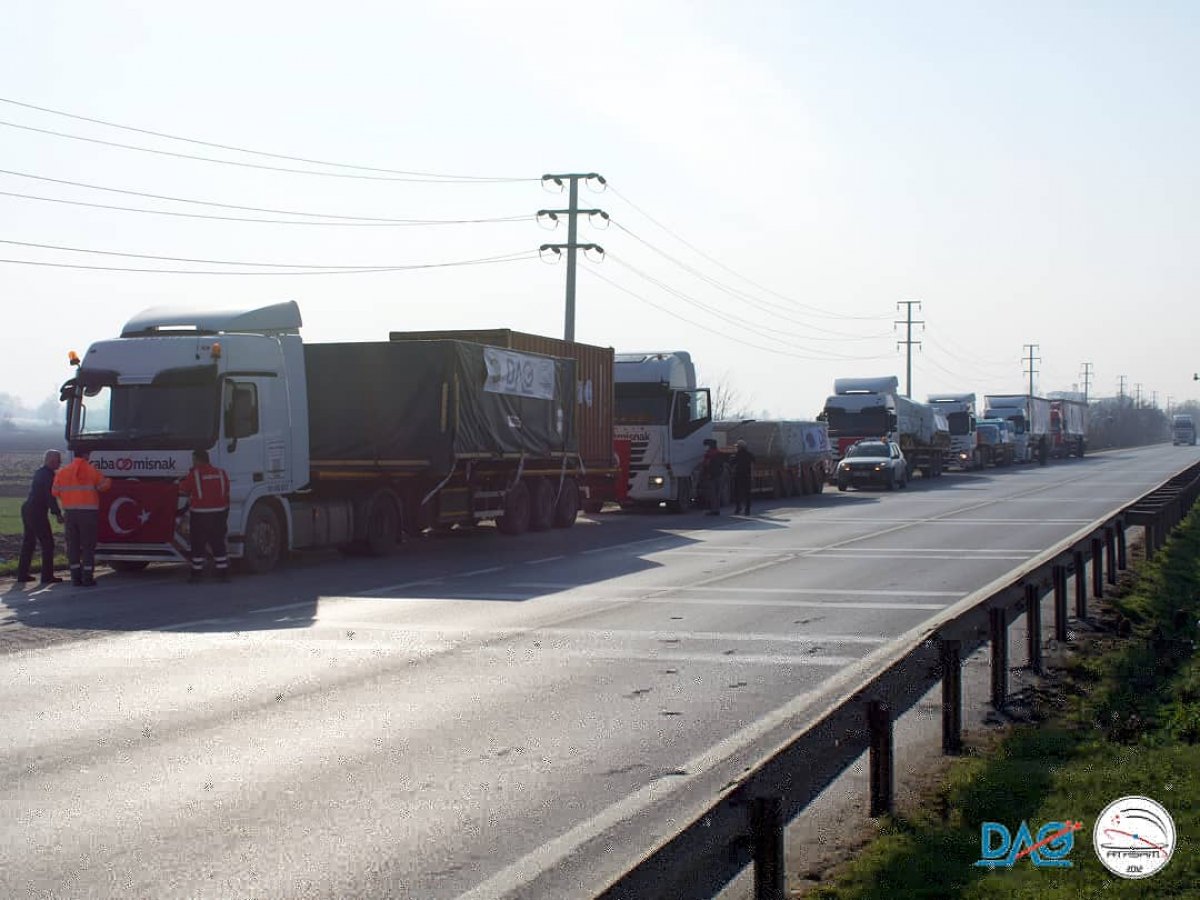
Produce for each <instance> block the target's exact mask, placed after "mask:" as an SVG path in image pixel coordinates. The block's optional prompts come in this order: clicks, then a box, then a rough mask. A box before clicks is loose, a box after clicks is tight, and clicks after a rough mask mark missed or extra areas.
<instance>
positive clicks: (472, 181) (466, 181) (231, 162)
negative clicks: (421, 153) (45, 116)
mask: <svg viewBox="0 0 1200 900" xmlns="http://www.w3.org/2000/svg"><path fill="white" fill-rule="evenodd" d="M0 125H3V126H5V127H7V128H17V129H20V130H21V131H32V132H35V133H37V134H45V135H50V136H51V137H60V138H66V139H68V140H72V141H86V142H87V143H89V144H101V145H103V146H105V147H115V148H117V149H120V150H136V151H137V152H139V153H153V154H155V155H156V156H170V157H172V158H174V159H190V160H193V161H195V162H208V163H216V164H218V165H222V166H238V167H239V168H243V169H259V170H263V171H268V172H287V173H289V174H292V175H315V176H318V177H320V178H350V179H355V180H359V181H405V182H419V183H423V184H498V183H512V182H517V181H536V180H537V179H534V178H493V179H483V178H473V179H464V178H427V177H418V176H415V175H414V176H409V175H362V174H353V173H350V172H318V171H317V170H315V169H293V168H290V167H288V166H269V165H266V164H265V163H252V162H239V161H238V160H234V159H217V158H216V157H213V156H200V155H199V154H196V153H179V152H178V151H175V150H158V149H156V148H154V147H139V146H138V145H136V144H122V143H120V142H119V141H106V140H102V139H101V138H94V137H85V136H84V135H81V134H69V133H68V132H65V131H54V130H52V129H49V128H35V127H34V126H32V125H19V124H17V123H16V122H6V121H4V120H0Z"/></svg>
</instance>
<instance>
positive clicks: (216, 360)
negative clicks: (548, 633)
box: [63, 302, 619, 572]
mask: <svg viewBox="0 0 1200 900" xmlns="http://www.w3.org/2000/svg"><path fill="white" fill-rule="evenodd" d="M300 326H301V318H300V309H299V307H298V306H297V305H296V304H295V303H294V302H285V303H277V304H272V305H268V306H263V307H260V308H257V309H250V310H221V311H214V310H208V311H202V310H195V309H181V310H172V309H162V308H159V309H150V310H147V311H145V312H143V313H141V314H139V315H138V316H135V317H134V318H133V319H131V320H130V321H129V322H128V323H127V324H126V325H125V327H124V329H123V330H122V332H121V336H120V337H118V338H114V339H111V340H104V341H99V342H97V343H95V344H93V345H92V346H91V347H90V348H89V349H88V352H87V354H86V355H85V356H84V358H83V359H82V360H81V361H79V362H78V369H77V370H76V373H75V376H74V377H73V378H72V379H71V380H69V381H68V382H67V383H66V384H65V385H64V386H63V399H64V400H66V401H67V404H68V406H67V435H66V437H67V443H68V446H69V447H70V448H71V449H72V450H79V449H84V448H87V449H90V450H92V451H93V455H92V461H93V463H95V464H96V465H97V466H98V467H99V468H100V470H101V471H102V472H104V474H106V475H108V476H110V477H112V479H113V488H112V490H110V491H108V492H107V493H105V494H102V495H101V496H102V501H101V517H100V543H99V546H98V548H97V551H98V552H97V556H98V558H99V559H101V560H103V561H106V562H110V563H113V564H114V565H116V566H117V567H118V568H125V569H132V568H138V567H141V566H144V565H146V564H147V563H149V562H153V561H177V560H182V559H184V558H185V557H186V555H187V534H186V530H185V529H186V521H187V519H186V517H183V518H182V519H180V520H179V522H178V524H177V520H176V516H175V513H176V508H177V503H178V497H177V488H176V486H175V483H176V481H177V479H178V478H179V477H180V476H181V475H183V474H184V472H186V471H187V469H188V467H189V465H190V454H191V451H192V450H193V449H196V448H204V449H207V450H209V453H210V455H211V457H212V461H213V463H214V464H215V465H218V466H220V467H222V468H224V469H225V470H226V471H227V472H228V473H229V479H230V513H229V545H230V555H231V556H234V557H235V558H240V559H241V560H242V562H243V565H244V567H245V568H247V569H249V570H250V571H253V572H265V571H268V570H269V569H271V568H272V567H273V566H274V565H275V563H276V562H277V561H278V560H279V558H280V557H281V556H282V555H283V554H284V553H285V552H286V551H287V550H288V549H289V548H290V549H300V548H307V547H322V546H333V547H342V548H346V549H358V550H362V551H365V552H369V553H372V554H375V555H383V554H387V553H389V552H391V551H392V550H393V549H394V548H395V546H396V544H397V543H398V542H399V541H400V539H401V536H402V534H404V533H416V532H418V531H421V530H423V529H426V528H446V527H453V526H469V525H474V524H476V523H478V522H480V521H483V520H496V523H497V526H498V527H499V528H500V530H502V531H504V532H507V533H511V534H518V533H521V532H523V531H525V530H544V529H548V528H551V527H560V528H565V527H569V526H570V525H572V524H573V523H574V521H575V517H576V513H577V511H578V509H579V506H580V502H581V498H582V497H583V496H584V495H585V494H586V492H588V491H589V490H592V489H597V490H604V489H605V486H606V485H610V484H612V483H614V482H615V481H616V480H617V479H618V477H619V472H617V471H614V470H613V468H612V466H611V465H610V466H608V467H607V470H599V471H596V470H587V469H585V466H584V464H583V460H582V458H581V456H580V449H579V447H580V436H579V420H580V418H581V415H580V413H579V407H580V406H581V405H585V404H584V402H583V400H580V399H579V397H580V392H579V388H578V380H577V375H576V372H577V362H576V359H573V358H556V357H553V356H548V355H543V354H536V353H526V352H517V351H513V350H506V349H501V348H498V347H491V346H484V345H483V344H479V343H473V342H468V341H459V340H429V341H382V342H363V343H336V344H304V343H303V341H302V340H301V337H300ZM597 352H598V353H602V354H603V353H608V354H611V352H612V351H611V350H608V351H605V350H602V349H601V348H580V349H579V351H578V355H579V356H586V355H589V354H594V353H597ZM597 371H598V372H607V371H610V369H609V368H608V367H605V366H600V367H599V368H598V369H597ZM599 381H600V383H595V384H594V385H593V389H592V394H591V398H590V400H589V402H591V403H603V402H606V401H607V400H608V399H609V398H610V397H611V381H608V380H605V379H604V378H603V376H601V377H600V379H599ZM585 442H586V441H585ZM607 458H608V459H610V460H611V455H610V456H608V457H607Z"/></svg>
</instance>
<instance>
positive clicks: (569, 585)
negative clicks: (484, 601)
mask: <svg viewBox="0 0 1200 900" xmlns="http://www.w3.org/2000/svg"><path fill="white" fill-rule="evenodd" d="M508 587H516V588H542V589H546V590H557V591H562V590H572V589H583V588H587V587H589V585H585V584H580V583H578V582H570V581H557V582H556V581H519V582H516V583H514V584H511V585H508ZM613 590H615V591H618V592H620V593H624V594H627V595H629V594H633V593H634V592H636V591H643V592H645V593H653V594H662V593H668V592H670V593H685V594H687V593H693V592H707V593H716V594H821V595H824V594H837V595H841V596H855V597H955V598H960V597H965V596H967V594H968V593H969V592H968V591H925V590H921V589H920V588H913V589H912V590H883V589H876V588H802V587H786V588H769V587H703V586H701V587H690V586H688V585H686V584H679V585H646V586H644V587H637V588H634V587H624V588H622V587H618V586H614V588H613ZM939 609H940V607H939Z"/></svg>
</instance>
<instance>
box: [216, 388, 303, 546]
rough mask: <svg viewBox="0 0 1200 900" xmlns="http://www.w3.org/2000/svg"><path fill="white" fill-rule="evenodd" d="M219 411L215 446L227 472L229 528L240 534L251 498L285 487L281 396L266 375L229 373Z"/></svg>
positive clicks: (283, 401)
mask: <svg viewBox="0 0 1200 900" xmlns="http://www.w3.org/2000/svg"><path fill="white" fill-rule="evenodd" d="M281 409H282V416H281V415H280V411H281ZM221 410H222V415H221V444H220V447H219V450H220V454H221V459H222V461H223V465H224V468H225V471H227V472H228V473H229V530H230V533H240V531H241V526H242V523H243V522H244V521H245V515H246V512H247V511H248V509H249V506H250V505H251V504H252V503H253V502H254V500H256V499H257V498H258V497H260V496H262V495H264V494H271V493H283V492H285V491H286V490H287V483H286V471H287V465H286V464H287V456H286V454H287V442H286V440H285V437H286V424H287V398H286V396H285V395H284V391H283V386H282V384H281V383H280V380H279V379H278V378H276V377H274V376H272V375H258V374H255V375H245V376H242V375H232V376H229V377H227V378H226V379H225V384H224V388H223V392H222V403H221Z"/></svg>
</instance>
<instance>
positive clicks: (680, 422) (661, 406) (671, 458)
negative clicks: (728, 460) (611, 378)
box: [613, 350, 713, 511]
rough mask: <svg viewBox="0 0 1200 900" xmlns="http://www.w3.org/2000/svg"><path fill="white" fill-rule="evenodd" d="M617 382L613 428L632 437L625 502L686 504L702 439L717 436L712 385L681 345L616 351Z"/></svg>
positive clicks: (671, 506) (681, 506)
mask: <svg viewBox="0 0 1200 900" xmlns="http://www.w3.org/2000/svg"><path fill="white" fill-rule="evenodd" d="M615 360H616V362H615V365H614V373H615V384H614V386H613V390H614V394H615V398H616V405H615V413H614V417H613V418H614V422H615V424H614V427H613V428H614V432H615V434H616V436H617V438H619V439H623V440H627V441H628V442H629V488H628V491H627V495H626V499H625V501H624V502H625V504H626V505H653V506H659V505H663V506H666V507H667V508H669V509H672V510H676V511H677V510H681V509H684V508H686V507H687V506H688V504H689V503H690V501H691V499H692V497H693V495H694V494H695V489H696V485H697V480H696V479H697V477H698V473H699V469H700V462H701V460H702V459H703V458H704V450H705V447H704V441H705V440H707V439H708V438H711V437H712V436H713V424H712V405H711V401H710V396H709V389H708V388H698V387H696V367H695V366H694V365H693V364H692V357H691V355H690V354H689V353H687V352H685V351H683V350H675V351H671V352H656V353H618V354H617V355H616V357H615Z"/></svg>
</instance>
